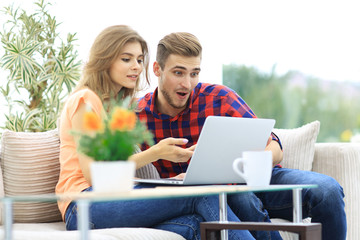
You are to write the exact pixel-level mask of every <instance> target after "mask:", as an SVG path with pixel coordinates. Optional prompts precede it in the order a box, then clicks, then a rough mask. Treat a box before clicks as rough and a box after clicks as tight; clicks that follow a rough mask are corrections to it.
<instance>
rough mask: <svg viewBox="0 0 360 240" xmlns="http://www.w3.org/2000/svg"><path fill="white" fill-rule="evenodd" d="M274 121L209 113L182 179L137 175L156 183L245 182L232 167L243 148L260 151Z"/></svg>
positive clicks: (148, 181) (264, 145)
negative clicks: (151, 177) (147, 177)
mask: <svg viewBox="0 0 360 240" xmlns="http://www.w3.org/2000/svg"><path fill="white" fill-rule="evenodd" d="M274 125H275V120H274V119H261V118H239V117H224V116H209V117H207V118H206V119H205V123H204V126H203V128H202V131H201V133H200V136H199V139H198V143H197V146H196V148H195V151H194V153H193V156H192V158H191V161H190V163H189V166H188V168H187V171H186V175H185V177H184V179H181V180H179V179H174V178H162V179H136V180H135V182H137V183H148V184H159V185H205V184H229V183H245V180H244V179H243V178H241V177H240V176H239V175H237V174H236V173H235V172H234V170H233V168H232V163H233V161H234V160H235V159H236V158H238V157H241V156H242V152H243V151H261V150H264V149H265V147H266V143H267V140H268V138H269V136H270V134H271V131H272V130H273V128H274Z"/></svg>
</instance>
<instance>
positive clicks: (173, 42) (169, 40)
mask: <svg viewBox="0 0 360 240" xmlns="http://www.w3.org/2000/svg"><path fill="white" fill-rule="evenodd" d="M170 54H174V55H180V56H184V57H198V56H200V58H201V54H202V47H201V44H200V42H199V40H198V39H197V37H195V36H194V35H193V34H191V33H187V32H176V33H171V34H169V35H166V36H165V37H164V38H163V39H161V40H160V41H159V44H158V48H157V53H156V61H157V62H158V63H159V65H160V67H161V69H164V66H165V62H166V60H167V59H168V57H169V55H170Z"/></svg>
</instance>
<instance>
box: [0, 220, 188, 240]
mask: <svg viewBox="0 0 360 240" xmlns="http://www.w3.org/2000/svg"><path fill="white" fill-rule="evenodd" d="M13 230H14V231H13V239H14V240H23V239H26V240H48V239H51V240H58V239H59V240H73V239H79V236H80V233H79V231H66V230H65V224H64V223H62V222H54V223H26V224H24V223H16V224H14V225H13ZM89 236H90V239H91V240H118V239H122V240H130V239H131V240H184V238H183V237H182V236H181V235H179V234H176V233H173V232H169V231H164V230H158V229H151V228H105V229H94V230H90V232H89ZM3 237H4V232H3V230H2V229H0V239H3Z"/></svg>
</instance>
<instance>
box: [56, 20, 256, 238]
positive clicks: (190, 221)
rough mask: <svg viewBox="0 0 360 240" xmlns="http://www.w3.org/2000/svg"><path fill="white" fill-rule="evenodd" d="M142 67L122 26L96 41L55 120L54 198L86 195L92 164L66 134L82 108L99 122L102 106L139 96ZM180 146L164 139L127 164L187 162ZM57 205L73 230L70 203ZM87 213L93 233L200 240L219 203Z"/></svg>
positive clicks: (118, 206) (177, 202)
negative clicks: (136, 231) (150, 231)
mask: <svg viewBox="0 0 360 240" xmlns="http://www.w3.org/2000/svg"><path fill="white" fill-rule="evenodd" d="M148 65H149V55H148V48H147V44H146V42H145V41H144V40H143V38H142V37H141V36H139V34H138V33H137V32H135V31H134V30H132V29H131V28H129V27H128V26H122V25H119V26H111V27H108V28H106V29H105V30H103V31H102V32H101V33H100V34H99V35H98V36H97V38H96V39H95V42H94V43H93V45H92V48H91V50H90V55H89V60H88V63H87V64H86V65H85V68H84V72H83V77H82V79H81V81H80V83H79V85H78V86H77V88H76V89H75V91H74V93H72V94H71V95H70V97H69V98H68V100H67V102H66V104H65V106H64V109H63V111H62V114H61V119H60V140H61V145H60V165H61V170H60V177H59V181H58V184H57V186H56V193H66V192H83V191H92V187H91V177H90V163H91V162H92V161H93V160H92V159H90V158H89V157H86V156H84V155H80V154H78V153H77V151H76V149H77V146H76V142H77V139H75V138H74V136H73V135H71V134H70V130H77V131H83V130H84V129H83V124H82V120H83V115H84V113H85V112H86V111H87V108H88V106H90V107H91V109H92V111H94V112H95V113H96V114H97V115H98V116H99V117H102V116H103V113H104V111H106V109H104V108H103V104H104V103H106V102H107V101H109V100H110V99H111V98H114V97H116V96H117V95H118V94H122V95H121V96H124V97H126V96H131V97H134V95H135V93H136V92H137V91H138V90H139V85H140V76H141V74H143V75H144V76H145V79H146V82H147V83H149V78H148ZM185 143H186V139H174V138H168V139H164V140H163V141H161V142H159V143H158V144H156V145H154V146H153V147H151V148H149V149H148V150H146V151H144V152H141V153H138V154H135V155H133V156H132V157H131V158H130V160H132V161H134V162H135V163H136V166H137V168H139V167H141V166H143V165H145V164H148V163H151V162H153V161H156V160H158V159H167V160H170V161H187V160H188V159H189V158H190V157H191V155H192V152H193V148H189V149H184V148H181V147H179V146H178V145H183V144H185ZM179 156H180V157H179ZM179 159H180V160H179ZM140 187H141V186H140V185H139V186H136V188H140ZM58 205H59V209H60V212H61V214H62V218H63V220H64V222H65V223H66V228H67V229H68V230H74V229H77V206H76V203H75V202H59V204H58ZM89 211H90V216H91V218H90V222H91V224H90V225H91V228H93V229H97V228H111V227H153V228H159V229H166V230H169V231H173V232H176V233H179V234H181V235H182V236H184V237H185V238H187V239H200V237H199V232H200V231H199V221H203V220H204V221H215V220H218V219H219V202H218V198H217V197H216V196H209V197H196V198H170V199H155V200H136V201H112V202H104V203H93V204H91V206H90V209H89ZM228 213H229V216H228V219H229V220H230V221H239V219H238V218H237V217H236V216H235V215H234V214H233V212H232V211H231V209H230V208H228ZM184 226H185V227H184ZM189 229H195V231H189ZM230 237H231V239H253V238H252V236H251V235H250V233H249V232H247V231H234V232H230Z"/></svg>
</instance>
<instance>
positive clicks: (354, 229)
mask: <svg viewBox="0 0 360 240" xmlns="http://www.w3.org/2000/svg"><path fill="white" fill-rule="evenodd" d="M313 171H315V172H319V173H322V174H326V175H328V176H331V177H333V178H335V179H336V180H337V181H338V182H339V183H340V185H341V186H342V187H343V189H344V193H345V198H344V200H345V212H346V215H347V223H348V236H347V239H359V238H358V237H359V236H360V230H359V228H358V226H359V225H360V204H359V202H360V188H359V187H358V184H359V182H360V145H359V144H358V143H316V144H315V156H314V162H313Z"/></svg>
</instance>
